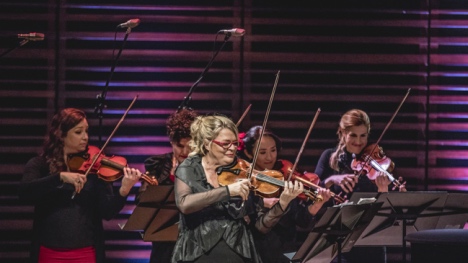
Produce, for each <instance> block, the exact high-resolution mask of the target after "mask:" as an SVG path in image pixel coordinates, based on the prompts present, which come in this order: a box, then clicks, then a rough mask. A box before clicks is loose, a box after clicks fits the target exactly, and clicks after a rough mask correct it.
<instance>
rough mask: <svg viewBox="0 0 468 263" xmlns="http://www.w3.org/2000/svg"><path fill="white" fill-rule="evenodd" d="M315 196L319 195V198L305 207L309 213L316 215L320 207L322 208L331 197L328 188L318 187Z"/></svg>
mask: <svg viewBox="0 0 468 263" xmlns="http://www.w3.org/2000/svg"><path fill="white" fill-rule="evenodd" d="M317 196H320V197H321V199H319V200H316V201H315V202H314V203H313V204H311V205H309V206H308V207H307V209H308V210H309V213H310V214H311V215H316V214H317V213H318V211H319V210H320V208H322V206H323V204H324V203H326V202H328V200H330V198H332V192H331V191H330V189H326V188H319V189H317Z"/></svg>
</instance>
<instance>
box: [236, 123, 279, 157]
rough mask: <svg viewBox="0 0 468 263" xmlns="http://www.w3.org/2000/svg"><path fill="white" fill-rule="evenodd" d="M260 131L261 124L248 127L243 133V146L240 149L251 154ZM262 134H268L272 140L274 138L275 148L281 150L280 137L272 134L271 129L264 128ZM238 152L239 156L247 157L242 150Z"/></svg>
mask: <svg viewBox="0 0 468 263" xmlns="http://www.w3.org/2000/svg"><path fill="white" fill-rule="evenodd" d="M261 132H262V126H260V125H258V126H253V127H252V128H250V129H249V130H248V131H247V132H246V133H245V136H244V138H243V139H242V140H243V141H244V148H243V149H242V150H244V151H247V153H249V154H250V155H252V156H253V154H254V152H253V149H254V146H255V144H256V143H257V141H258V139H260V133H261ZM263 136H264V137H268V136H269V137H271V138H273V140H275V144H276V149H277V150H278V151H280V150H281V147H282V146H281V144H282V142H281V139H280V138H279V137H278V136H277V135H276V134H274V133H273V132H272V131H271V130H269V129H268V128H265V132H263ZM239 154H240V156H241V157H247V156H244V155H245V154H244V153H243V152H242V151H241V152H240V153H239Z"/></svg>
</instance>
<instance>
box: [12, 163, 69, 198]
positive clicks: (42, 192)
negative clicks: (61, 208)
mask: <svg viewBox="0 0 468 263" xmlns="http://www.w3.org/2000/svg"><path fill="white" fill-rule="evenodd" d="M74 189H75V188H74V187H73V186H72V185H71V184H65V183H63V182H61V180H60V175H59V174H50V172H49V167H48V164H47V163H46V161H45V159H44V158H42V157H34V158H32V159H30V160H29V161H28V163H27V164H26V166H25V168H24V172H23V177H22V180H21V183H20V186H19V189H18V195H19V198H20V199H21V200H23V201H26V202H28V203H31V202H32V203H35V202H36V201H39V200H41V199H42V198H44V197H45V196H48V195H51V194H54V193H57V192H62V193H63V192H69V193H70V196H71V194H72V193H73V191H74Z"/></svg>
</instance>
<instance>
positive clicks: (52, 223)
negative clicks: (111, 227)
mask: <svg viewBox="0 0 468 263" xmlns="http://www.w3.org/2000/svg"><path fill="white" fill-rule="evenodd" d="M87 147H88V122H87V120H86V115H85V113H84V112H83V111H81V110H79V109H75V108H66V109H63V110H62V111H60V112H59V113H57V114H56V115H55V116H54V117H53V119H52V123H51V125H50V129H49V132H48V136H47V138H46V140H45V142H44V145H43V151H42V154H41V155H40V156H37V157H33V158H32V159H30V160H29V161H28V163H27V164H26V167H25V170H24V174H23V179H22V182H21V184H20V187H19V196H20V198H21V199H22V200H24V201H26V202H28V203H30V204H32V205H34V223H33V239H32V246H31V255H30V257H31V258H30V261H29V262H39V263H43V262H44V263H45V262H47V263H51V262H52V263H54V262H99V263H101V262H102V263H103V262H105V253H104V237H103V232H104V231H103V225H102V219H106V220H110V219H111V218H112V217H114V216H115V215H117V214H118V213H119V211H120V210H121V209H122V208H123V206H124V205H125V201H126V199H127V195H128V194H129V193H130V190H131V189H132V187H133V185H134V184H135V183H136V182H138V181H139V179H140V175H141V172H140V171H138V170H137V169H133V168H132V169H131V168H124V169H123V170H124V171H123V172H124V176H123V178H122V182H121V186H120V188H119V190H118V193H115V194H114V192H113V185H112V183H111V182H107V181H104V180H102V179H99V178H98V176H97V175H96V174H88V175H87V176H85V175H84V174H82V173H77V172H73V171H70V169H69V166H68V158H69V156H70V155H73V154H78V153H81V152H84V151H87ZM75 193H76V195H75ZM72 196H74V197H73V198H72Z"/></svg>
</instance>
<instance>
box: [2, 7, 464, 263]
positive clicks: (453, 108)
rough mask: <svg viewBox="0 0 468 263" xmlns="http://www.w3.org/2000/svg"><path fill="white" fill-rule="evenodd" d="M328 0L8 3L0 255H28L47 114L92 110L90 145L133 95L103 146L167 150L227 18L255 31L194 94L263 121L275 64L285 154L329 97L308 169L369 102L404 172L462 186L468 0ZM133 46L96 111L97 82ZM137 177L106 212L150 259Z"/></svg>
mask: <svg viewBox="0 0 468 263" xmlns="http://www.w3.org/2000/svg"><path fill="white" fill-rule="evenodd" d="M325 2H326V3H318V2H317V1H312V2H310V1H131V2H129V1H118V0H112V1H32V0H30V1H24V0H19V1H11V0H5V1H2V3H0V22H1V24H2V30H1V31H0V33H1V36H0V37H1V38H0V39H1V41H0V52H2V53H3V54H4V55H3V56H2V57H1V58H0V105H1V107H0V123H1V127H2V129H1V130H0V142H1V144H0V145H1V147H0V157H1V158H2V161H1V162H0V207H1V209H0V230H1V234H0V236H1V237H0V247H1V249H0V258H2V259H3V258H4V259H7V260H8V262H26V257H27V251H28V247H29V235H30V229H31V225H32V224H31V223H32V221H31V218H32V208H31V207H29V206H24V205H22V204H20V203H19V202H18V200H17V194H16V192H17V187H18V184H19V181H20V180H21V174H22V169H23V166H24V164H25V163H26V162H27V160H28V159H29V158H31V157H32V156H34V155H36V154H37V153H38V152H39V151H40V149H41V144H42V141H43V138H44V134H45V133H46V129H47V127H46V125H47V123H48V121H49V120H50V118H51V116H52V115H53V114H54V113H55V112H56V111H57V110H58V109H61V108H63V107H77V108H81V109H83V110H85V111H86V112H87V114H88V119H89V122H90V126H91V130H90V134H91V143H92V144H94V145H97V146H100V145H102V144H103V142H104V141H106V140H107V138H108V136H109V135H110V134H111V133H112V131H113V130H114V128H115V126H116V124H117V123H118V121H119V120H120V118H121V117H122V115H123V114H124V112H125V111H126V109H127V108H128V107H129V105H130V103H131V101H132V100H133V99H134V98H135V96H138V99H137V100H136V102H135V104H134V105H133V107H132V108H131V110H130V111H129V113H128V115H127V117H126V118H125V120H124V121H123V122H122V124H121V126H120V127H119V128H118V130H117V131H116V132H115V135H114V136H113V137H112V139H111V140H110V142H109V144H108V146H107V147H106V149H105V153H106V154H107V155H120V156H124V157H126V158H127V160H128V162H129V165H130V166H132V167H137V168H140V169H142V170H143V165H142V163H143V160H144V159H145V158H147V157H148V156H150V155H154V154H158V153H163V152H168V151H170V145H169V143H168V139H167V136H166V134H165V126H164V123H165V119H166V118H167V116H168V115H169V114H170V113H172V112H173V111H175V110H176V109H177V108H178V107H179V106H180V105H181V103H182V101H183V99H184V97H186V96H187V95H188V92H189V90H190V87H192V85H194V83H195V81H196V80H197V79H198V78H199V77H200V74H201V73H202V72H203V70H204V68H205V67H206V66H207V64H208V62H209V60H210V58H211V57H212V56H213V52H216V51H217V50H219V49H220V47H221V45H222V44H223V42H224V35H217V34H216V33H217V32H218V31H219V30H221V29H230V28H243V29H245V30H246V34H245V35H244V36H243V37H231V38H229V39H227V41H226V43H225V45H224V46H223V47H222V49H221V51H220V52H219V54H218V55H217V57H216V58H215V60H214V62H213V64H212V66H211V67H210V68H209V71H208V72H207V73H206V74H205V76H204V78H203V79H202V80H201V81H200V83H199V84H198V85H196V86H195V88H194V90H193V93H192V94H191V100H190V102H189V106H190V107H192V108H194V109H196V110H197V111H199V112H201V113H213V112H217V113H222V114H225V115H227V116H229V117H232V119H233V120H234V121H235V122H237V120H238V119H239V118H240V116H241V115H242V113H243V112H244V110H245V109H246V108H247V106H248V105H249V104H252V108H251V110H250V112H249V113H248V114H247V116H246V118H245V119H244V120H243V122H242V123H241V125H240V126H239V129H240V131H245V130H247V129H248V128H249V127H251V126H252V125H261V124H262V123H263V122H264V119H265V113H266V109H267V106H268V102H269V99H270V97H271V92H272V87H273V84H274V81H275V76H276V74H277V73H278V72H280V74H279V75H280V77H279V82H278V86H277V89H276V93H275V96H274V100H273V103H272V106H271V112H270V114H269V116H268V122H267V126H268V127H269V128H271V129H272V130H273V131H274V132H275V133H277V134H278V135H279V136H280V137H281V138H282V139H283V149H282V151H281V153H280V154H281V157H282V158H285V159H288V160H290V161H292V162H294V161H295V160H296V157H297V155H298V153H299V149H300V148H301V146H302V144H303V141H304V138H305V136H306V134H307V131H308V129H309V126H310V125H311V122H312V120H313V118H314V116H315V114H316V113H317V112H318V109H320V114H319V115H318V117H317V122H316V124H315V126H314V127H313V130H312V132H311V134H310V136H309V139H308V140H307V144H306V146H305V149H304V151H303V153H302V155H301V156H300V160H299V165H298V167H299V168H300V169H301V170H305V171H313V170H314V168H315V164H316V162H317V160H318V158H319V156H320V154H321V152H322V151H323V150H325V149H326V148H329V147H333V146H334V145H335V144H336V142H337V140H336V138H337V136H336V129H337V125H338V121H339V119H340V117H341V115H342V114H343V113H344V112H345V111H347V110H349V109H351V108H360V109H363V110H365V111H366V112H367V113H368V114H369V116H370V118H371V122H372V130H371V142H375V141H376V140H378V139H379V137H382V139H381V141H380V143H379V145H380V146H382V147H383V149H384V151H385V153H386V154H387V156H388V157H389V158H391V160H392V161H393V162H394V163H395V167H396V168H395V170H394V171H393V174H394V175H395V176H402V177H403V178H404V179H405V180H406V181H407V188H408V189H409V190H446V191H450V192H465V191H466V189H467V184H466V180H467V178H468V171H467V169H466V168H467V166H468V162H467V161H466V159H467V157H468V151H467V149H468V146H467V142H468V140H467V131H468V124H467V118H468V115H467V101H468V99H467V98H468V97H467V93H468V92H467V79H466V75H467V61H468V48H467V44H466V43H467V42H468V41H467V40H468V37H467V35H468V28H467V27H468V3H466V2H464V1H455V0H454V1H375V0H361V1H325ZM132 18H139V19H140V20H141V24H140V25H139V26H137V27H135V28H133V29H132V30H131V32H130V33H129V34H128V35H127V37H128V39H127V41H126V42H124V41H123V40H124V36H125V29H116V26H117V25H118V24H120V23H123V22H126V21H127V20H129V19H132ZM29 32H41V33H44V34H45V39H44V40H43V41H29V42H28V43H23V44H24V45H22V46H21V47H18V46H19V45H20V41H21V40H20V39H18V38H17V37H16V35H17V34H18V33H22V34H23V33H29ZM123 44H125V45H124V47H123V51H122V54H121V56H120V59H119V61H118V62H117V64H116V67H115V72H114V74H113V75H112V78H111V79H110V82H109V85H108V87H107V93H105V95H106V96H105V101H104V102H105V105H106V106H107V107H106V108H105V109H104V110H103V115H102V125H100V121H99V118H98V116H97V114H95V107H96V106H97V105H98V100H97V99H96V96H97V95H98V94H102V93H103V91H104V90H105V88H106V81H107V80H108V79H109V75H110V69H111V66H112V64H113V61H112V58H113V51H114V57H115V56H116V55H117V52H118V50H119V48H120V47H122V45H123ZM15 47H16V48H15ZM114 48H115V50H114ZM409 89H411V91H410V93H409V96H408V97H407V99H406V101H405V102H404V103H403V104H402V105H401V108H400V110H399V111H398V113H397V114H396V115H395V113H396V111H397V109H398V107H399V105H400V103H401V102H402V101H403V98H404V97H405V95H406V93H407V91H408V90H409ZM391 120H393V121H392V122H391ZM386 127H387V128H388V129H385V128H386ZM384 131H385V132H384ZM100 136H102V137H101V138H100ZM116 184H117V185H118V182H117V183H116ZM136 190H137V188H135V189H134V192H133V194H132V195H131V197H130V198H129V201H128V205H127V207H126V208H125V209H124V210H123V211H122V213H121V214H120V215H119V217H118V218H116V219H114V220H112V221H110V222H106V229H107V230H108V231H107V233H108V238H107V240H108V242H107V244H108V257H109V258H110V262H137V261H138V262H147V258H148V257H149V249H150V244H149V243H145V242H142V241H141V238H140V235H139V233H137V232H124V231H120V230H119V227H118V224H123V223H125V222H126V220H127V218H128V216H129V214H131V213H132V211H133V208H134V205H135V204H134V202H133V199H134V194H135V193H136ZM139 259H140V261H139Z"/></svg>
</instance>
